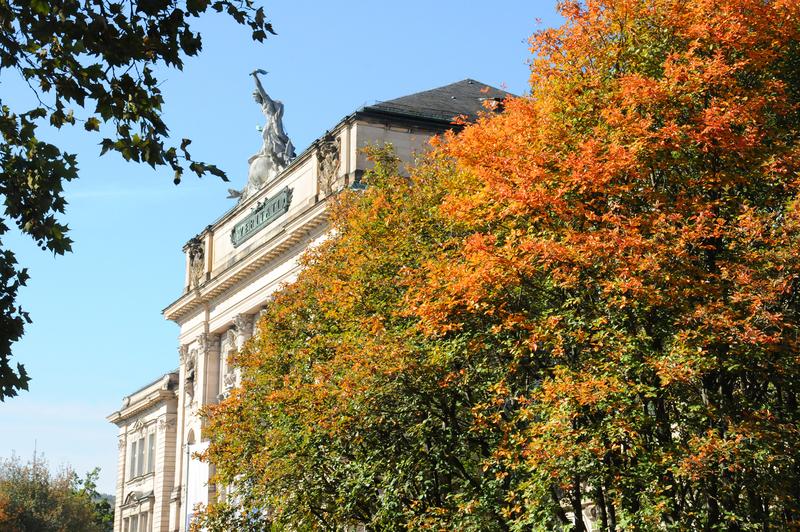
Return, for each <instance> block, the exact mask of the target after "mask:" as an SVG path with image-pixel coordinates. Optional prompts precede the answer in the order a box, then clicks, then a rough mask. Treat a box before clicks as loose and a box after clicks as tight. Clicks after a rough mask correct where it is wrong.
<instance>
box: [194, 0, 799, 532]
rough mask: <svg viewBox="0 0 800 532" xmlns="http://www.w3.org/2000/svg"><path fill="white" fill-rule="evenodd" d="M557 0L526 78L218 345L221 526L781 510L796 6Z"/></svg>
mask: <svg viewBox="0 0 800 532" xmlns="http://www.w3.org/2000/svg"><path fill="white" fill-rule="evenodd" d="M559 5H560V9H561V13H562V15H563V17H564V20H565V22H564V24H563V25H562V26H561V27H558V28H553V29H546V30H543V31H541V32H539V33H537V34H535V35H534V37H533V38H532V39H531V45H532V48H533V52H534V57H533V61H532V71H531V95H530V96H529V97H525V98H516V99H510V100H508V101H507V102H506V103H505V105H504V111H503V112H502V113H500V114H498V115H496V116H485V117H484V118H482V119H481V120H480V121H479V122H478V123H476V124H474V125H471V126H468V127H466V128H465V129H464V130H463V131H461V132H460V133H458V134H456V133H451V134H448V135H446V136H445V137H444V138H443V139H440V140H439V141H438V142H437V146H436V148H435V149H434V151H433V152H432V153H431V154H430V155H429V156H427V157H426V158H425V159H424V160H423V161H422V163H421V165H419V166H418V167H416V168H414V169H412V171H411V176H410V177H403V175H402V173H401V172H398V171H396V170H395V169H394V168H392V166H391V165H390V164H387V162H386V158H385V157H381V158H380V159H381V160H383V162H381V164H379V165H378V166H377V168H376V170H375V172H373V174H372V177H371V178H370V179H371V180H370V188H369V189H368V190H367V191H365V192H364V193H363V194H357V193H353V192H345V193H344V194H343V195H342V196H341V198H340V200H339V204H338V206H335V207H334V208H333V209H332V223H333V227H334V231H333V234H332V236H331V238H330V239H329V240H328V241H326V243H325V244H323V245H322V246H320V247H319V248H317V249H315V250H313V251H312V252H311V253H310V254H309V255H308V256H307V258H306V264H305V266H306V269H305V271H304V272H303V273H301V274H300V276H299V278H298V281H297V282H296V283H294V284H292V285H290V286H288V287H287V288H286V289H285V290H284V291H283V292H282V293H280V294H279V295H278V296H277V297H276V299H275V301H274V302H273V303H272V304H271V305H270V307H269V309H268V311H267V313H266V316H265V317H264V318H263V319H262V321H261V323H260V325H259V327H260V332H259V333H258V334H257V335H256V337H255V339H254V340H253V341H252V342H251V343H250V344H249V345H248V346H247V347H246V348H245V349H244V351H243V352H242V353H239V354H237V355H235V356H234V360H233V361H234V362H235V363H237V364H238V365H239V366H240V367H241V369H242V375H243V381H242V387H241V389H239V390H235V391H234V392H233V393H232V394H231V396H230V397H229V398H228V399H227V400H225V401H224V402H222V403H221V404H220V405H218V406H216V407H212V408H210V409H209V415H210V419H209V430H210V437H211V445H210V447H209V450H208V456H207V457H208V459H210V460H211V461H212V462H214V463H215V464H216V465H217V474H218V480H219V481H220V482H221V483H222V484H225V485H227V486H228V489H229V490H231V492H232V493H233V494H234V496H232V497H231V498H230V499H229V500H231V501H239V502H240V503H243V505H242V507H243V508H244V509H245V514H244V515H250V516H252V515H260V516H265V518H266V517H269V518H270V519H271V520H273V522H277V523H279V524H280V525H282V526H289V527H290V528H295V527H296V528H318V529H329V528H335V527H343V526H350V525H353V524H355V523H364V524H366V525H367V527H368V528H370V529H376V530H395V529H398V530H402V529H414V530H416V529H424V528H430V529H445V530H451V529H457V530H511V529H513V530H531V529H533V530H554V529H558V528H560V527H567V528H571V529H573V530H576V531H583V530H585V526H584V524H583V520H582V519H574V516H585V518H586V519H593V520H594V521H595V527H596V528H599V529H600V530H618V529H626V530H627V529H632V530H665V529H669V530H695V529H703V530H769V529H780V530H788V529H792V528H795V527H797V526H798V523H800V491H798V490H799V489H800V476H799V475H800V468H798V464H800V429H799V428H798V427H799V423H800V410H799V409H798V394H800V360H799V359H798V353H799V352H800V344H798V325H800V255H798V253H797V250H798V249H800V197H799V196H798V187H800V178H798V176H800V68H798V67H799V66H800V4H798V3H797V2H795V1H793V0H774V1H764V0H695V1H693V2H685V1H682V0H586V1H584V2H577V1H566V2H561V3H560V4H559ZM226 504H227V503H224V502H223V503H222V504H221V505H219V506H217V507H212V508H211V509H210V510H209V512H208V513H207V515H211V516H215V515H216V516H217V517H220V516H225V515H229V514H230V506H227V507H226V506H225V505H226ZM226 508H228V509H227V510H226ZM258 509H260V510H261V511H260V512H259V511H256V510H258ZM226 511H227V512H228V514H226V513H225V512H226ZM214 512H217V513H216V514H215V513H214ZM234 513H235V512H234ZM592 514H594V517H592ZM240 515H242V514H240ZM223 528H224V527H223Z"/></svg>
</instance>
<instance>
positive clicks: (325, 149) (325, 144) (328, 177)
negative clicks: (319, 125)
mask: <svg viewBox="0 0 800 532" xmlns="http://www.w3.org/2000/svg"><path fill="white" fill-rule="evenodd" d="M340 145H341V140H340V138H339V137H335V136H333V134H331V133H326V134H325V136H324V137H322V139H321V140H320V142H319V144H318V146H317V187H318V190H319V196H320V198H323V197H325V196H329V195H330V194H332V193H333V187H334V186H335V184H336V178H337V177H338V175H339V148H340Z"/></svg>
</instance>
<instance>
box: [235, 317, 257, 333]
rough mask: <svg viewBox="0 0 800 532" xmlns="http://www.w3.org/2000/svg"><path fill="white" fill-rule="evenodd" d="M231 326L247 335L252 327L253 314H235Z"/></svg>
mask: <svg viewBox="0 0 800 532" xmlns="http://www.w3.org/2000/svg"><path fill="white" fill-rule="evenodd" d="M233 326H234V328H235V329H236V330H237V331H238V332H239V334H242V335H245V336H249V335H250V332H251V329H252V327H253V316H252V315H250V314H237V315H236V317H235V318H233Z"/></svg>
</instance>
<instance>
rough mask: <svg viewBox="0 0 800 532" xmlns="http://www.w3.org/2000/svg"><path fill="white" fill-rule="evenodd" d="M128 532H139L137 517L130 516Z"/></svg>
mask: <svg viewBox="0 0 800 532" xmlns="http://www.w3.org/2000/svg"><path fill="white" fill-rule="evenodd" d="M129 532H139V516H138V515H133V516H131V528H130V529H129Z"/></svg>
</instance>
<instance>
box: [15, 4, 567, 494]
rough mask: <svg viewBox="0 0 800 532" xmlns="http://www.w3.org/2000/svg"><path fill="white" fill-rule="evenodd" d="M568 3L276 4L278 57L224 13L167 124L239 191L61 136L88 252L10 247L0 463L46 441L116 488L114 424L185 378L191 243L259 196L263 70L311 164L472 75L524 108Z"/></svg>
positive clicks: (53, 452) (23, 92)
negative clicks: (16, 290) (176, 180)
mask: <svg viewBox="0 0 800 532" xmlns="http://www.w3.org/2000/svg"><path fill="white" fill-rule="evenodd" d="M554 3H555V2H536V1H533V2H531V1H516V0H513V1H505V2H498V3H497V4H491V3H487V2H485V1H482V2H477V1H471V0H460V1H459V0H439V1H438V2H430V1H420V0H406V1H403V2H368V1H366V0H360V1H347V0H346V1H342V2H318V1H316V2H312V1H310V0H294V1H291V2H279V3H278V2H276V3H267V2H264V3H263V5H264V6H265V9H266V11H267V13H268V16H269V18H270V19H271V21H272V23H273V25H274V27H275V30H276V31H277V32H278V34H279V35H278V36H276V37H272V38H270V39H269V40H268V41H267V42H265V43H263V44H257V43H253V42H252V41H250V40H249V38H248V33H247V31H245V29H244V28H241V27H238V26H236V25H235V24H233V23H232V22H231V21H229V20H228V19H226V18H225V17H223V16H220V15H216V14H212V15H210V16H208V17H205V18H204V19H202V20H201V21H200V23H199V25H198V27H199V28H200V30H201V32H202V34H203V42H204V50H203V52H202V53H201V54H200V56H199V57H196V58H192V59H189V60H188V61H187V63H186V65H185V68H184V70H183V72H178V71H162V73H161V75H162V79H163V80H164V84H163V85H162V90H163V92H164V96H165V100H166V105H165V116H166V121H167V124H168V125H169V126H170V130H171V132H172V135H173V137H174V138H175V139H180V138H181V137H191V138H192V140H193V144H192V145H191V147H190V151H191V153H192V155H193V156H194V157H196V158H198V159H202V160H205V161H208V162H212V163H215V164H217V165H218V166H220V167H221V168H222V169H224V170H225V171H226V172H227V173H228V176H229V177H230V179H231V181H232V184H230V185H229V184H226V183H223V182H221V181H220V180H219V179H217V178H214V177H206V178H204V179H202V180H200V179H196V178H193V177H192V176H186V177H185V178H184V182H183V183H182V184H181V185H180V186H177V187H176V186H174V185H173V184H172V177H171V172H169V171H167V170H166V169H164V170H160V171H153V170H151V169H150V168H149V167H147V166H140V165H135V164H133V163H125V162H124V161H123V160H122V159H121V158H120V157H118V156H116V155H113V154H110V155H107V156H105V157H102V158H100V157H98V154H99V148H98V147H97V141H98V139H97V138H96V137H92V136H90V135H86V134H84V133H83V131H82V128H78V129H79V130H80V131H79V130H76V131H75V132H74V133H73V132H70V131H67V130H62V131H60V132H57V133H56V132H49V133H47V136H48V137H49V139H50V140H56V141H57V142H58V143H60V145H62V147H66V148H67V149H69V150H71V151H73V152H74V153H77V154H78V160H79V166H80V170H81V172H80V175H81V177H80V179H78V180H77V181H75V182H73V183H69V184H68V185H67V193H66V197H67V200H68V202H69V205H68V207H67V213H66V215H64V216H63V217H62V220H63V221H66V222H67V223H68V224H69V226H70V228H71V236H72V238H73V239H74V240H75V244H74V252H73V253H72V254H69V255H66V256H63V257H53V256H52V255H51V254H49V253H46V252H42V251H40V250H39V249H38V248H36V247H35V246H34V245H33V244H32V243H31V242H29V241H28V240H27V239H25V238H22V237H19V236H14V235H11V236H9V237H6V238H5V239H4V241H5V243H7V244H8V245H10V246H11V248H12V249H13V250H14V251H15V252H16V253H17V258H18V260H19V261H20V263H22V265H24V266H26V267H28V269H29V272H30V274H31V280H30V281H29V283H28V286H27V287H26V288H24V289H23V291H22V294H21V302H22V305H23V307H24V308H25V309H26V310H27V311H29V312H30V313H31V316H32V318H33V324H32V325H29V326H28V328H27V332H26V335H25V337H24V338H23V339H22V340H21V341H20V342H19V343H17V344H16V345H15V346H14V352H15V357H14V361H18V362H22V363H24V364H25V366H26V367H27V369H28V371H29V373H30V374H31V376H32V382H31V384H30V391H28V392H22V393H21V395H20V396H19V397H16V398H13V399H10V400H7V401H6V402H5V403H0V434H2V438H0V457H8V456H10V455H11V454H12V452H15V453H16V454H18V455H22V456H23V457H26V456H30V455H31V453H32V452H33V449H34V444H35V445H36V447H37V448H38V450H39V451H40V452H43V453H44V455H45V457H46V458H47V459H48V460H49V461H50V463H51V464H52V465H55V466H58V465H60V464H71V465H72V467H74V468H75V469H76V470H77V471H78V472H84V471H87V470H89V469H91V468H93V467H95V466H100V467H101V468H102V472H101V477H100V482H99V487H100V489H101V491H104V492H107V493H113V492H114V490H115V487H114V486H115V482H116V459H117V445H116V441H117V436H116V434H117V428H116V427H115V426H113V425H111V424H109V423H108V422H106V420H105V416H106V415H108V414H110V413H111V412H113V411H115V410H117V409H118V408H119V406H120V403H121V400H122V397H123V396H125V395H127V394H129V393H131V392H132V391H134V390H136V389H137V388H139V387H140V386H142V385H144V384H146V383H147V382H150V381H152V380H154V379H155V378H157V377H158V376H159V375H161V374H163V373H165V372H167V371H170V370H171V369H174V368H175V367H176V366H177V335H178V327H177V326H176V325H175V324H174V323H171V322H167V321H166V320H165V319H164V318H163V316H162V315H161V309H163V308H164V307H165V306H167V305H168V304H169V303H171V302H172V301H173V300H174V299H175V298H176V297H177V296H178V295H180V292H181V286H182V283H183V275H184V272H183V267H184V257H183V253H182V252H181V247H182V246H183V244H184V243H185V242H186V241H187V240H188V239H189V238H191V237H192V236H193V235H195V234H196V233H198V232H199V231H200V230H202V229H203V227H205V226H206V225H208V224H209V223H211V222H213V221H214V220H215V219H216V218H217V217H219V216H220V215H221V214H222V213H224V212H226V211H227V210H228V209H229V208H231V207H232V206H233V203H232V201H233V200H228V199H226V195H227V194H226V189H227V188H228V187H229V186H231V187H234V186H235V187H236V188H241V187H242V186H243V185H244V182H245V181H246V173H247V159H248V157H249V156H250V155H252V154H253V153H255V152H256V151H257V150H258V149H259V147H260V144H261V136H260V134H259V133H258V131H257V130H256V126H258V125H260V124H261V122H262V120H263V119H262V115H261V113H260V109H259V107H258V106H257V105H256V104H255V103H254V102H253V100H252V97H251V92H252V79H251V78H250V77H249V76H248V75H247V74H248V73H249V72H251V71H252V70H253V69H255V68H263V69H265V70H268V71H269V74H268V76H267V77H266V78H265V79H264V86H265V88H266V90H267V91H268V92H269V93H270V95H271V96H272V97H273V98H276V99H279V100H281V101H283V102H284V104H285V108H286V111H285V115H284V122H285V126H286V130H287V132H288V134H289V136H290V137H291V138H292V141H293V142H294V144H295V147H296V148H297V151H298V153H299V152H301V151H302V150H303V149H304V148H305V147H307V146H308V144H310V143H311V142H312V141H313V140H314V139H315V138H317V137H319V136H320V135H321V134H323V133H324V132H325V130H326V129H328V128H330V127H332V126H334V125H335V124H336V123H337V122H338V121H339V120H340V119H341V118H343V117H344V116H346V115H347V114H349V113H351V112H352V111H354V110H356V109H357V108H359V107H361V106H363V105H365V104H368V103H374V102H375V101H380V100H387V99H391V98H396V97H399V96H403V95H406V94H410V93H413V92H417V91H420V90H426V89H430V88H434V87H438V86H441V85H445V84H448V83H452V82H454V81H458V80H461V79H464V78H473V79H476V80H479V81H481V82H484V83H487V84H490V85H494V86H496V87H501V88H505V89H506V90H509V91H511V92H514V93H517V94H524V93H525V92H526V90H527V80H528V66H527V62H528V59H529V52H528V45H527V38H528V37H529V36H530V34H532V33H533V32H534V31H535V30H536V29H537V27H539V26H538V25H537V19H541V24H542V25H545V26H547V25H554V24H557V23H558V18H557V16H556V14H555V11H554ZM4 76H5V74H4ZM6 78H7V76H6V77H4V78H3V79H2V80H0V97H2V99H3V100H5V101H16V102H26V101H30V98H31V95H30V94H28V92H27V88H25V87H22V86H20V84H19V83H16V82H15V80H14V79H6ZM80 114H81V113H80V111H79V110H76V115H80ZM177 142H179V140H178V141H177Z"/></svg>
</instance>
